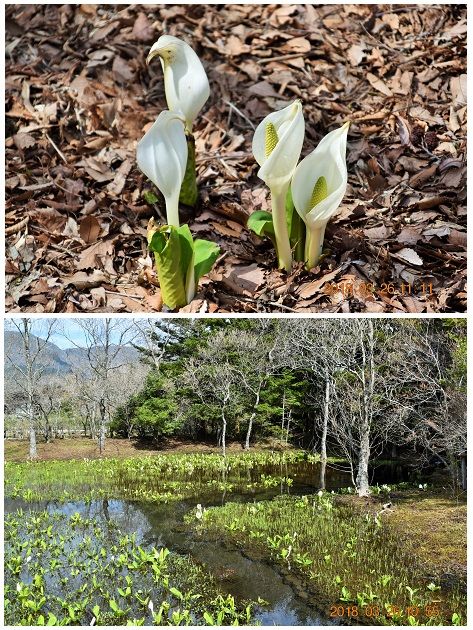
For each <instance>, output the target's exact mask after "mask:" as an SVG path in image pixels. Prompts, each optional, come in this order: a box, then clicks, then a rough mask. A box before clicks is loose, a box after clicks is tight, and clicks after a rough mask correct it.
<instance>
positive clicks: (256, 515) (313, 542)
mask: <svg viewBox="0 0 473 630" xmlns="http://www.w3.org/2000/svg"><path fill="white" fill-rule="evenodd" d="M424 499H425V497H423V496H419V497H418V499H417V506H418V505H419V503H421V502H422V501H423V500H424ZM427 501H430V499H429V498H428V499H427ZM444 502H448V499H447V498H446V497H444ZM380 507H381V506H380ZM371 508H372V506H370V509H369V510H366V509H362V506H361V505H360V501H359V500H358V505H357V506H355V505H354V503H353V497H350V502H349V503H348V502H347V501H346V499H345V497H343V498H342V499H341V500H340V499H339V498H338V497H334V496H333V495H329V494H323V495H322V496H318V495H315V496H310V497H302V498H300V497H299V498H296V497H278V498H277V499H274V500H273V501H260V502H257V503H254V504H243V505H242V504H238V503H227V504H226V505H224V506H222V507H215V508H210V509H208V510H206V511H205V512H204V513H203V514H202V515H199V514H192V515H190V516H189V520H190V521H191V522H192V521H193V522H194V523H195V526H196V527H197V529H198V530H200V531H202V532H205V534H206V535H215V536H218V537H222V536H223V537H225V538H227V539H229V540H231V541H233V542H235V543H237V544H238V545H240V546H242V547H243V548H245V550H252V552H253V553H255V552H256V553H260V554H263V556H265V557H267V558H268V559H271V560H273V561H276V562H278V563H279V564H280V565H281V567H282V570H283V571H285V572H286V573H287V574H288V576H290V579H291V578H292V579H294V578H296V579H300V580H301V581H302V583H303V584H304V588H303V591H305V592H307V593H309V594H311V595H313V596H314V597H316V598H317V600H318V601H322V602H324V606H325V611H324V612H325V613H326V615H327V616H330V615H332V616H335V617H337V616H338V617H343V618H345V620H346V619H347V618H348V617H351V618H352V620H355V619H354V618H356V621H357V622H360V623H369V624H373V623H374V624H393V625H444V624H448V625H450V624H455V625H461V624H462V623H464V622H465V619H466V593H465V592H464V590H463V585H462V584H461V579H457V580H455V584H454V585H451V584H450V585H448V584H446V583H445V581H444V580H443V579H442V571H441V566H440V565H438V566H436V567H434V566H433V564H432V563H431V564H430V567H429V568H430V574H429V573H427V574H426V570H425V569H426V566H425V564H424V563H423V561H422V560H423V558H422V555H420V556H419V555H417V554H416V553H415V551H416V550H415V547H413V546H412V545H409V544H406V543H405V542H404V541H403V540H402V538H401V537H400V535H399V534H400V531H402V525H401V523H402V521H403V520H407V522H408V523H409V525H408V528H411V529H413V528H415V514H414V513H413V512H412V511H410V510H409V505H408V502H407V501H406V502H405V503H404V505H403V507H402V509H401V514H400V517H399V521H398V522H397V524H396V525H395V524H394V522H393V523H391V522H390V517H389V516H387V517H385V513H383V515H378V516H376V512H375V511H373V510H372V509H371ZM417 509H418V508H416V510H417ZM442 509H443V508H442V506H441V505H440V503H439V504H438V505H437V508H436V511H437V512H439V513H441V511H442ZM461 513H462V512H460V514H461ZM407 515H409V517H410V518H408V519H407ZM450 516H451V514H450ZM444 522H445V527H447V523H448V520H445V521H444ZM418 527H419V528H421V527H422V524H419V525H418ZM399 528H401V529H399ZM408 531H409V530H408ZM406 533H407V532H406V531H404V532H403V534H404V535H405V534H406ZM421 533H422V532H421V530H420V529H418V530H417V534H418V535H419V536H420V535H421ZM423 534H424V536H426V532H425V530H424V532H423ZM457 535H458V537H459V540H460V547H463V545H464V543H465V542H466V519H465V520H464V523H463V527H462V528H459V529H458V531H457ZM404 537H405V536H404ZM436 543H437V544H439V543H441V540H440V539H437V540H436ZM432 544H433V543H432ZM450 544H452V541H451V540H450V541H449V545H450ZM444 551H445V550H443V549H442V548H439V549H438V548H436V547H432V548H431V555H432V556H435V555H437V553H438V554H439V556H440V557H442V556H443V555H444ZM464 562H465V564H466V557H465V558H464ZM457 577H459V578H460V577H461V576H457Z"/></svg>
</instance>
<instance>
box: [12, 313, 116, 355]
mask: <svg viewBox="0 0 473 630" xmlns="http://www.w3.org/2000/svg"><path fill="white" fill-rule="evenodd" d="M49 321H50V320H48V321H45V320H44V319H43V318H38V319H34V318H33V326H32V332H33V334H34V335H36V336H37V337H40V338H41V339H44V338H45V337H46V326H47V325H48V323H49ZM5 328H6V330H15V328H14V326H13V325H12V324H11V323H10V322H8V321H6V322H5ZM115 337H116V338H115V339H113V335H112V341H113V342H118V334H116V335H115ZM49 341H50V342H51V343H54V344H55V345H56V346H58V348H61V349H63V350H64V349H66V348H75V347H77V346H79V347H85V345H86V343H85V335H84V331H83V330H82V328H81V327H80V326H79V325H78V324H77V322H74V321H72V320H70V319H65V318H60V319H58V320H57V321H56V325H55V328H54V331H53V334H52V335H51V336H50V337H49Z"/></svg>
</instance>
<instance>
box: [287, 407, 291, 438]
mask: <svg viewBox="0 0 473 630" xmlns="http://www.w3.org/2000/svg"><path fill="white" fill-rule="evenodd" d="M291 416H292V409H289V413H288V414H287V427H286V444H288V442H289V425H290V424H291Z"/></svg>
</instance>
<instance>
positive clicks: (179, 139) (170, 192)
mask: <svg viewBox="0 0 473 630" xmlns="http://www.w3.org/2000/svg"><path fill="white" fill-rule="evenodd" d="M136 160H137V162H138V167H139V169H140V170H141V171H142V172H143V173H144V174H145V175H146V177H148V178H149V179H150V180H151V181H152V182H153V184H155V185H156V186H157V187H158V188H159V190H160V191H161V192H162V194H163V196H164V199H165V201H166V215H167V223H168V225H173V226H175V227H179V193H180V190H181V185H182V181H183V179H184V174H185V172H186V164H187V141H186V134H185V131H184V122H183V120H182V118H181V117H180V116H179V115H177V114H175V113H173V112H168V111H167V110H165V111H164V112H161V113H160V114H159V116H158V118H157V119H156V122H155V123H154V124H153V126H152V127H151V128H150V129H149V130H148V131H147V132H146V134H145V135H144V136H143V138H142V139H141V140H140V141H139V143H138V146H137V149H136Z"/></svg>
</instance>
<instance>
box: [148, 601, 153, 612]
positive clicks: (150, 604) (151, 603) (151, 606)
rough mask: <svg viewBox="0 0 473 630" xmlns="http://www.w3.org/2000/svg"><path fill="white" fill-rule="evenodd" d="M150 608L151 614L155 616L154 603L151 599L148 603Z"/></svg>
mask: <svg viewBox="0 0 473 630" xmlns="http://www.w3.org/2000/svg"><path fill="white" fill-rule="evenodd" d="M148 608H149V610H150V612H151V614H152V615H153V614H154V604H153V601H152V600H151V599H150V600H149V602H148Z"/></svg>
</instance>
